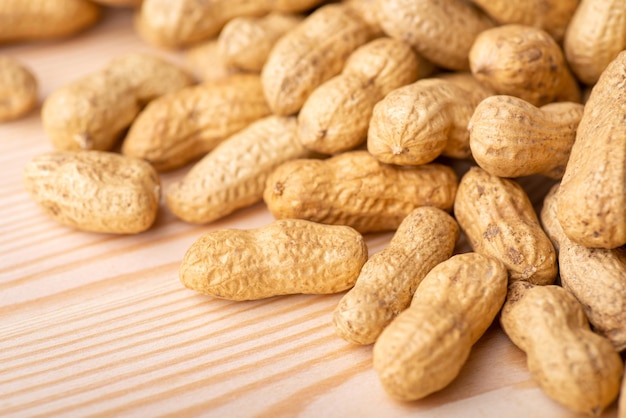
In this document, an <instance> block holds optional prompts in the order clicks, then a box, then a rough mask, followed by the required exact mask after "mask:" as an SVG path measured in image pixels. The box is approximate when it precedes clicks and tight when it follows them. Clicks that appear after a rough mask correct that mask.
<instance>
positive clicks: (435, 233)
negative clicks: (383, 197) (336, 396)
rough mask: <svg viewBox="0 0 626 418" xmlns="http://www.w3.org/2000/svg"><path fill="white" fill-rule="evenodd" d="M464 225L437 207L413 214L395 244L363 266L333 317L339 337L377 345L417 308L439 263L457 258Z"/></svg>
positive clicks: (400, 231)
mask: <svg viewBox="0 0 626 418" xmlns="http://www.w3.org/2000/svg"><path fill="white" fill-rule="evenodd" d="M458 237H459V226H458V225H457V223H456V221H455V220H454V218H452V217H451V216H450V215H449V214H447V213H446V212H444V211H442V210H441V209H437V208H434V207H427V206H425V207H420V208H417V209H415V210H414V211H413V212H411V213H409V214H408V215H407V217H406V218H404V220H403V221H402V223H401V224H400V226H399V227H398V230H397V231H396V232H395V234H394V236H393V238H392V239H391V242H390V243H389V245H388V246H387V247H386V248H385V249H383V250H382V251H380V252H378V253H376V254H374V255H372V256H371V257H370V258H369V259H368V260H367V262H366V263H365V264H364V265H363V268H362V269H361V272H360V274H359V277H358V278H357V280H356V284H355V285H354V287H353V288H352V289H351V290H350V291H348V293H346V294H345V295H344V297H343V298H342V299H341V301H340V302H339V304H338V305H337V307H336V308H335V311H334V313H333V326H334V327H335V332H336V333H337V335H339V336H340V337H342V338H343V339H345V340H347V341H349V342H351V343H354V344H372V343H374V342H375V341H376V339H377V338H378V336H379V335H380V333H381V332H382V331H383V329H385V327H386V326H387V325H388V324H389V323H390V322H391V321H392V320H393V319H394V318H395V317H396V316H397V315H398V314H399V313H400V312H402V311H403V310H405V309H406V308H407V307H408V306H409V305H410V304H411V298H412V297H413V294H414V293H415V289H417V287H418V286H419V284H420V282H421V281H422V279H423V278H424V277H425V276H426V274H427V273H428V272H429V271H430V270H431V269H432V268H433V267H435V266H436V265H437V264H439V263H441V262H443V261H445V260H447V259H448V258H450V256H452V252H453V251H454V245H455V243H456V241H457V239H458Z"/></svg>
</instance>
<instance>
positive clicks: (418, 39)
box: [378, 0, 493, 70]
mask: <svg viewBox="0 0 626 418" xmlns="http://www.w3.org/2000/svg"><path fill="white" fill-rule="evenodd" d="M378 12H379V21H380V25H381V27H382V28H383V31H384V32H385V33H386V34H387V35H389V36H391V37H392V38H397V39H401V40H403V41H405V42H407V43H409V44H410V45H411V46H412V47H413V48H415V50H416V51H417V52H418V53H419V54H420V55H422V56H424V57H425V58H426V59H428V60H429V61H432V62H433V63H434V64H436V65H438V66H440V67H443V68H447V69H450V70H467V69H469V62H468V54H469V51H470V48H471V46H472V43H473V42H474V39H475V38H476V36H477V35H478V34H479V33H481V32H482V31H484V30H486V29H489V28H491V27H492V26H493V23H491V21H490V20H489V18H487V16H485V15H484V14H483V13H482V12H481V11H480V10H478V9H477V8H476V7H474V6H473V5H471V4H470V3H469V2H465V1H458V0H422V1H414V0H379V1H378Z"/></svg>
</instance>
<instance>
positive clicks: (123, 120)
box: [41, 53, 193, 151]
mask: <svg viewBox="0 0 626 418" xmlns="http://www.w3.org/2000/svg"><path fill="white" fill-rule="evenodd" d="M192 82H193V79H192V77H191V76H190V75H189V74H188V73H187V72H186V71H184V70H182V69H181V68H179V67H178V66H176V65H174V64H172V63H169V62H167V61H164V60H163V59H161V58H159V57H156V56H153V55H149V54H142V53H133V54H128V55H124V56H121V57H118V58H114V59H113V60H111V61H110V62H109V64H108V65H107V66H106V67H104V68H103V69H102V70H100V71H96V72H94V73H91V74H88V75H86V76H85V77H83V78H80V79H78V80H75V81H73V82H71V83H69V84H67V85H65V86H63V87H60V88H58V89H57V90H55V91H53V92H52V94H50V96H48V98H46V100H45V101H44V103H43V107H42V110H41V118H42V123H43V127H44V130H45V131H46V133H47V135H48V137H49V138H50V140H51V141H52V145H53V146H54V147H55V148H57V149H61V150H79V149H86V150H90V149H93V150H104V151H106V150H110V149H111V148H112V147H113V146H114V145H115V144H116V142H117V141H118V140H119V138H120V136H121V135H122V134H123V133H124V132H125V130H126V129H127V128H128V126H130V124H131V123H132V121H133V120H134V119H135V117H136V116H137V114H138V113H139V112H140V111H141V109H142V108H143V106H145V105H146V104H147V103H148V102H150V101H151V100H153V99H155V98H157V97H159V96H162V95H164V94H167V93H170V92H174V91H176V90H179V89H181V88H183V87H185V86H188V85H190V84H191V83H192Z"/></svg>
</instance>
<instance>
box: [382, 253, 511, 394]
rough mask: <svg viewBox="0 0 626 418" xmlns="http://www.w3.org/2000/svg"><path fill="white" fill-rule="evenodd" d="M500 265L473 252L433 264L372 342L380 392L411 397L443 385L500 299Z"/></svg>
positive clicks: (503, 282)
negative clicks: (406, 302) (406, 304)
mask: <svg viewBox="0 0 626 418" xmlns="http://www.w3.org/2000/svg"><path fill="white" fill-rule="evenodd" d="M506 289H507V273H506V268H505V267H504V266H503V265H502V263H500V262H499V261H497V260H495V259H493V258H490V257H486V256H483V255H480V254H477V253H465V254H460V255H456V256H454V257H452V258H450V259H449V260H447V261H444V262H442V263H441V264H439V265H437V266H436V267H435V268H433V269H432V270H431V271H430V272H429V273H428V274H427V275H426V277H424V280H422V282H421V283H420V285H419V287H418V288H417V290H416V291H415V294H414V295H413V299H412V301H411V306H410V307H409V308H408V309H406V310H405V311H403V312H402V313H401V314H400V315H398V316H397V317H396V318H395V319H394V320H393V321H392V322H391V324H389V326H388V327H387V328H385V330H384V331H383V332H382V334H381V335H380V337H378V340H377V341H376V344H374V369H375V370H376V372H377V374H378V377H379V379H380V381H381V383H382V385H383V388H384V389H385V391H386V392H387V393H388V394H389V395H391V396H392V397H394V398H396V399H399V400H416V399H421V398H424V397H425V396H427V395H429V394H431V393H433V392H436V391H438V390H441V389H443V388H444V387H446V386H447V385H448V384H449V383H450V382H452V381H453V380H454V379H455V378H456V377H457V375H458V374H459V372H460V370H461V368H462V367H463V365H464V364H465V362H466V360H467V358H468V356H469V354H470V351H471V348H472V346H473V345H474V344H475V343H476V341H478V339H479V338H480V337H481V336H482V335H483V334H484V333H485V331H486V330H487V328H488V327H489V325H491V323H492V321H493V320H494V318H495V316H496V314H497V313H498V311H499V310H500V307H501V306H502V304H503V303H504V298H505V296H506Z"/></svg>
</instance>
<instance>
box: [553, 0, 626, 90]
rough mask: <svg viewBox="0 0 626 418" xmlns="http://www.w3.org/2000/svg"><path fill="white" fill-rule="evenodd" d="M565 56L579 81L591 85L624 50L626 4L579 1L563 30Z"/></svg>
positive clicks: (619, 2) (591, 0)
mask: <svg viewBox="0 0 626 418" xmlns="http://www.w3.org/2000/svg"><path fill="white" fill-rule="evenodd" d="M563 49H564V50H565V57H566V58H567V61H568V63H569V65H570V67H571V68H572V71H573V72H574V74H576V76H577V77H578V79H579V80H580V81H582V82H583V83H586V84H594V83H596V82H597V81H598V79H599V78H600V74H602V72H603V71H604V70H605V68H606V67H607V66H608V65H609V64H610V63H611V61H613V60H614V59H615V57H617V54H619V53H620V52H621V51H623V50H624V49H626V3H624V2H623V1H621V0H582V1H581V2H580V4H579V6H578V8H577V9H576V13H574V16H573V17H572V20H571V22H570V24H569V26H568V28H567V32H566V33H565V41H564V43H563Z"/></svg>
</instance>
